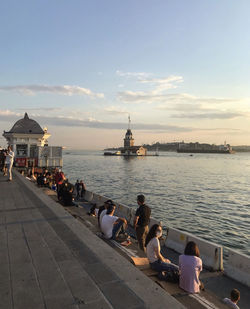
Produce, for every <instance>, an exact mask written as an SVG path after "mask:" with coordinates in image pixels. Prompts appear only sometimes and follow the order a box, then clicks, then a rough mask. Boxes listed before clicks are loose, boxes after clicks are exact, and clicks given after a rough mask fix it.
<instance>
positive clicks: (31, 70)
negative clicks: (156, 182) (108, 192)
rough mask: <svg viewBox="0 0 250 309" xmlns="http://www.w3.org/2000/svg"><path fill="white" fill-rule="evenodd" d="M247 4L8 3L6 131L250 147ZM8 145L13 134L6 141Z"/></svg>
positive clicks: (83, 144) (84, 140)
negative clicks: (28, 121)
mask: <svg viewBox="0 0 250 309" xmlns="http://www.w3.org/2000/svg"><path fill="white" fill-rule="evenodd" d="M249 12H250V1H249V0H238V1H235V0H220V1H217V0H203V1H201V0H189V1H186V0H171V1H170V0H154V1H152V0H126V1H121V0H120V1H119V0H106V1H103V0H72V1H68V0H67V1H66V0H53V1H51V0H36V1H34V0H22V1H20V0H13V1H1V2H0V130H1V132H3V130H6V131H8V130H10V128H11V127H12V125H13V124H14V123H15V121H16V120H18V119H20V118H22V117H23V115H24V113H25V112H27V113H28V114H29V117H30V118H32V119H34V120H36V121H37V122H38V123H39V124H40V125H41V126H42V127H47V128H48V131H49V133H51V138H50V140H49V142H50V144H51V145H63V146H66V147H68V148H74V149H103V148H106V147H116V146H121V145H122V143H123V138H124V135H125V131H126V129H127V126H128V115H129V114H130V116H131V121H132V123H131V127H132V132H133V135H134V138H135V142H136V144H142V143H149V144H150V143H153V142H156V141H159V142H173V141H182V140H184V141H186V142H190V141H199V142H209V143H215V144H222V143H224V141H225V140H226V141H227V142H228V143H230V144H232V145H242V144H248V145H249V144H250V127H249V120H250V87H249V85H250V52H249V51H250V36H249V33H248V32H249V29H250V18H249ZM0 145H5V140H4V138H3V137H2V136H1V137H0Z"/></svg>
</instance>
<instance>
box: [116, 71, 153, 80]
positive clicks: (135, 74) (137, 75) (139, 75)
mask: <svg viewBox="0 0 250 309" xmlns="http://www.w3.org/2000/svg"><path fill="white" fill-rule="evenodd" d="M115 73H116V75H118V76H120V77H127V78H131V77H132V78H137V79H143V78H146V77H149V76H151V75H152V74H151V73H146V72H123V71H119V70H117V71H116V72H115Z"/></svg>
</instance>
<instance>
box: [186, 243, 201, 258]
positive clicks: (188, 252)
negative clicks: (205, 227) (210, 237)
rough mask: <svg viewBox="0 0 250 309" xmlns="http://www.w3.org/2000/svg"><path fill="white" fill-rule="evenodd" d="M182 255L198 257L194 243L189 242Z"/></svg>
mask: <svg viewBox="0 0 250 309" xmlns="http://www.w3.org/2000/svg"><path fill="white" fill-rule="evenodd" d="M184 254H185V255H193V256H197V257H200V250H199V248H198V246H197V245H196V243H195V242H193V241H189V242H188V243H187V245H186V248H185V251H184Z"/></svg>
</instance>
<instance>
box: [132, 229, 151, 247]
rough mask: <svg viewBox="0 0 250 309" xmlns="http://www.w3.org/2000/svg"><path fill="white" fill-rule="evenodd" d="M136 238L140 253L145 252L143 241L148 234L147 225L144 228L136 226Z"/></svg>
mask: <svg viewBox="0 0 250 309" xmlns="http://www.w3.org/2000/svg"><path fill="white" fill-rule="evenodd" d="M135 231H136V237H137V240H138V244H139V247H140V249H141V250H142V251H145V241H146V237H147V234H148V225H146V226H137V228H136V230H135Z"/></svg>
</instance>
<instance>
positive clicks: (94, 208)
mask: <svg viewBox="0 0 250 309" xmlns="http://www.w3.org/2000/svg"><path fill="white" fill-rule="evenodd" d="M88 215H90V216H92V217H95V216H96V204H93V205H92V206H91V208H90V210H89V212H88Z"/></svg>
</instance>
